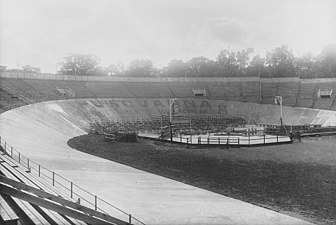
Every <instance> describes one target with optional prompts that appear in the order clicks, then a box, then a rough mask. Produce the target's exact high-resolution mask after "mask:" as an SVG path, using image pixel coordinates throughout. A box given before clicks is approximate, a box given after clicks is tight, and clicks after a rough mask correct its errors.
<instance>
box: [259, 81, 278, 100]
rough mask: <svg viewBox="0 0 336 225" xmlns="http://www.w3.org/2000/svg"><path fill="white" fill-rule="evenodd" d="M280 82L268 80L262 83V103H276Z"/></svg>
mask: <svg viewBox="0 0 336 225" xmlns="http://www.w3.org/2000/svg"><path fill="white" fill-rule="evenodd" d="M279 86H280V84H279V83H273V82H267V83H262V84H261V93H262V97H261V98H262V103H263V104H274V97H275V96H276V95H278V89H279Z"/></svg>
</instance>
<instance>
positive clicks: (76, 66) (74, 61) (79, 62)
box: [58, 54, 100, 75]
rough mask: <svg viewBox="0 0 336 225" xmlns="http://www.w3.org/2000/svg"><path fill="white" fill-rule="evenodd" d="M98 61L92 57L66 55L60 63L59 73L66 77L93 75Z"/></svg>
mask: <svg viewBox="0 0 336 225" xmlns="http://www.w3.org/2000/svg"><path fill="white" fill-rule="evenodd" d="M99 63H100V59H99V58H97V57H96V56H94V55H91V54H89V55H84V54H68V56H66V57H65V58H64V62H61V63H60V66H61V68H60V70H59V71H58V72H59V73H62V74H68V75H95V72H96V69H98V68H97V67H98V65H99Z"/></svg>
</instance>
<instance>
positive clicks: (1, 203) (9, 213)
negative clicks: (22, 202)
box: [0, 195, 19, 220]
mask: <svg viewBox="0 0 336 225" xmlns="http://www.w3.org/2000/svg"><path fill="white" fill-rule="evenodd" d="M0 208H1V209H0V214H1V215H3V218H4V219H5V220H7V219H18V218H19V217H18V216H17V215H16V214H15V212H14V211H13V210H12V209H11V208H10V207H9V205H8V204H7V202H6V201H5V199H3V197H2V196H1V195H0Z"/></svg>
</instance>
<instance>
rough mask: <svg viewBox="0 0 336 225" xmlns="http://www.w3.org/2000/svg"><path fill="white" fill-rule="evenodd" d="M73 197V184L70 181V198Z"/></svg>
mask: <svg viewBox="0 0 336 225" xmlns="http://www.w3.org/2000/svg"><path fill="white" fill-rule="evenodd" d="M72 196H73V183H72V181H71V182H70V197H71V198H72Z"/></svg>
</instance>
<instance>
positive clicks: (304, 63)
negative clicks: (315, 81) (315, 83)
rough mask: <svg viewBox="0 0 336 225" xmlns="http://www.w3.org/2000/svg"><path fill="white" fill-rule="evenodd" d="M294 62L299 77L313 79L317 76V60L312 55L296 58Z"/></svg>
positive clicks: (307, 54)
mask: <svg viewBox="0 0 336 225" xmlns="http://www.w3.org/2000/svg"><path fill="white" fill-rule="evenodd" d="M294 62H295V67H296V68H297V71H298V75H299V77H312V76H314V74H316V71H315V69H316V58H315V57H314V56H313V55H312V54H311V53H306V54H304V55H302V56H300V57H295V59H294ZM314 71H315V72H314Z"/></svg>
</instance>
